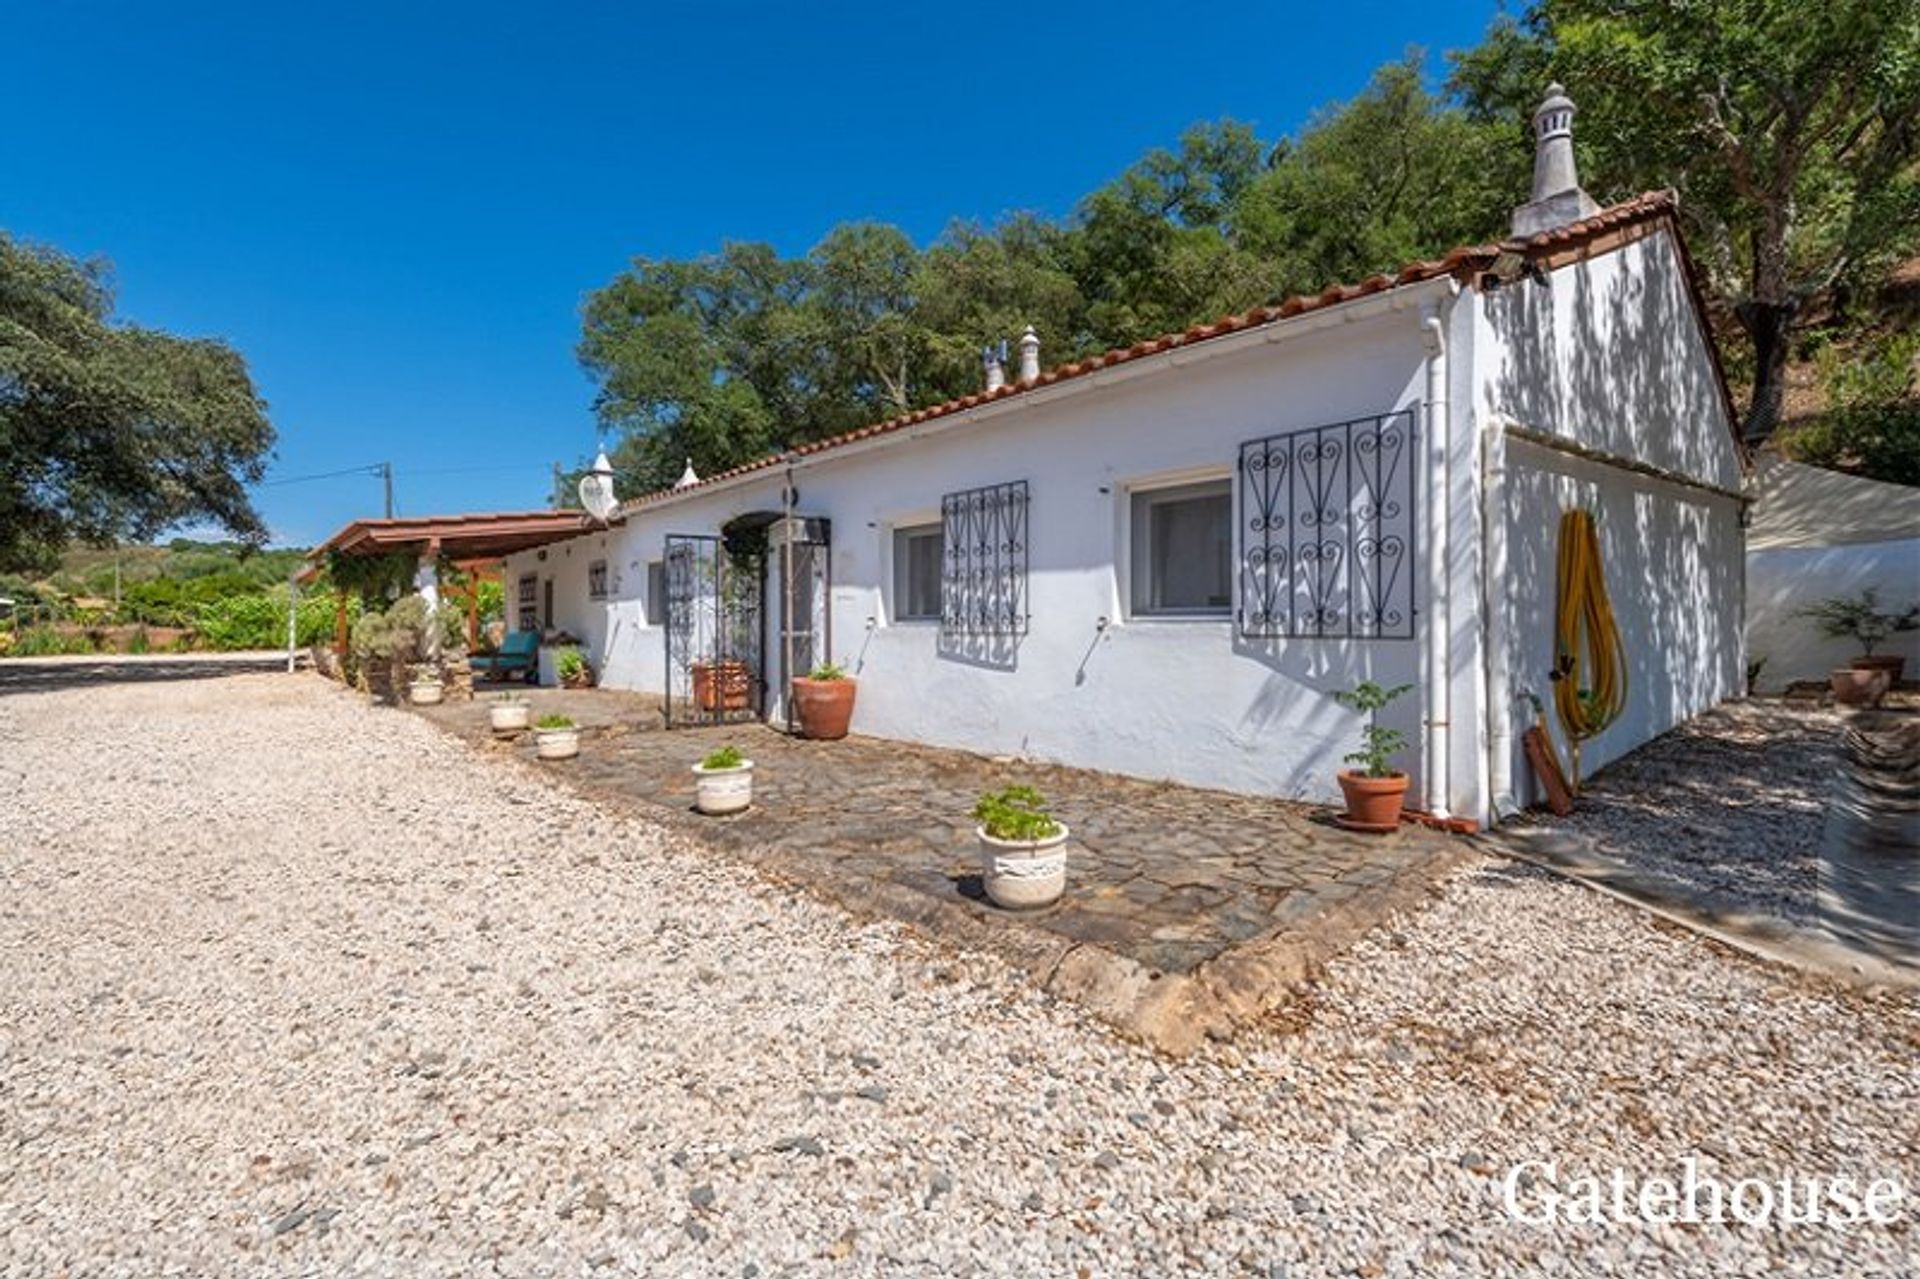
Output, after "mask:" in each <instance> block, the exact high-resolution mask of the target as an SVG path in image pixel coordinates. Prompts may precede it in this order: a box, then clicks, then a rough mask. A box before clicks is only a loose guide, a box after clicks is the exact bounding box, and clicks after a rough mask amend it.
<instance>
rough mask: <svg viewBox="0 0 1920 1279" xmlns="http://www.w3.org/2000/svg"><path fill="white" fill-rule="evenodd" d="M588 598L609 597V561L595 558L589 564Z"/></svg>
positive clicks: (600, 598)
mask: <svg viewBox="0 0 1920 1279" xmlns="http://www.w3.org/2000/svg"><path fill="white" fill-rule="evenodd" d="M587 598H588V599H594V600H603V599H605V598H607V562H606V561H605V560H595V561H594V562H593V563H591V564H589V565H587Z"/></svg>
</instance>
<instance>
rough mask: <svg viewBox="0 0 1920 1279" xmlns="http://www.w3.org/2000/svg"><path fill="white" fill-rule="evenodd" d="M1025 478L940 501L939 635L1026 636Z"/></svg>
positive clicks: (965, 491)
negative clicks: (941, 540) (941, 542)
mask: <svg viewBox="0 0 1920 1279" xmlns="http://www.w3.org/2000/svg"><path fill="white" fill-rule="evenodd" d="M1027 509H1028V494H1027V482H1026V481H1025V480H1014V481H1013V482H1011V483H1008V484H989V485H986V486H985V487H982V488H975V489H965V490H962V491H961V492H958V493H948V494H946V495H945V496H944V497H942V498H941V499H940V527H941V536H942V539H943V545H942V549H941V559H940V633H941V635H942V636H943V637H956V636H1019V635H1025V634H1026V633H1027V624H1028V622H1029V621H1030V620H1031V619H1030V618H1029V616H1028V613H1027Z"/></svg>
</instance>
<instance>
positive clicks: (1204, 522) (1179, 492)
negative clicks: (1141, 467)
mask: <svg viewBox="0 0 1920 1279" xmlns="http://www.w3.org/2000/svg"><path fill="white" fill-rule="evenodd" d="M1232 609H1233V490H1232V488H1231V486H1230V483H1229V482H1228V481H1227V480H1208V481H1205V482H1204V483H1199V484H1182V485H1179V486H1177V487H1174V488H1161V489H1145V490H1142V491H1140V492H1136V493H1135V494H1134V495H1133V612H1134V614H1135V615H1136V616H1140V617H1155V616H1161V617H1216V616H1217V617H1225V616H1226V615H1227V614H1228V613H1230V612H1231V611H1232Z"/></svg>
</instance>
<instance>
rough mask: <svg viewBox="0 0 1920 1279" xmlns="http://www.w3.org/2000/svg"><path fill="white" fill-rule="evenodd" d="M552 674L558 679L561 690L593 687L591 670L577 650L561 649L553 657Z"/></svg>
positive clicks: (582, 654)
mask: <svg viewBox="0 0 1920 1279" xmlns="http://www.w3.org/2000/svg"><path fill="white" fill-rule="evenodd" d="M553 673H554V674H555V675H557V676H559V677H560V686H561V687H562V688H592V687H593V668H592V667H591V666H589V665H587V658H586V655H585V654H584V653H582V652H581V651H580V650H579V649H577V648H563V649H561V650H560V651H559V652H558V653H555V654H554V655H553Z"/></svg>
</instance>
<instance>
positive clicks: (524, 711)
mask: <svg viewBox="0 0 1920 1279" xmlns="http://www.w3.org/2000/svg"><path fill="white" fill-rule="evenodd" d="M532 716H533V708H532V707H531V706H529V705H527V699H526V698H524V697H522V696H521V695H520V694H518V693H501V694H498V695H497V696H495V697H494V699H493V701H492V703H491V704H490V705H489V706H488V707H487V722H488V723H490V724H491V725H492V726H493V731H494V732H496V733H499V734H502V735H506V734H510V733H518V732H523V731H525V729H526V727H527V724H528V721H529V720H530V719H531V718H532Z"/></svg>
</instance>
